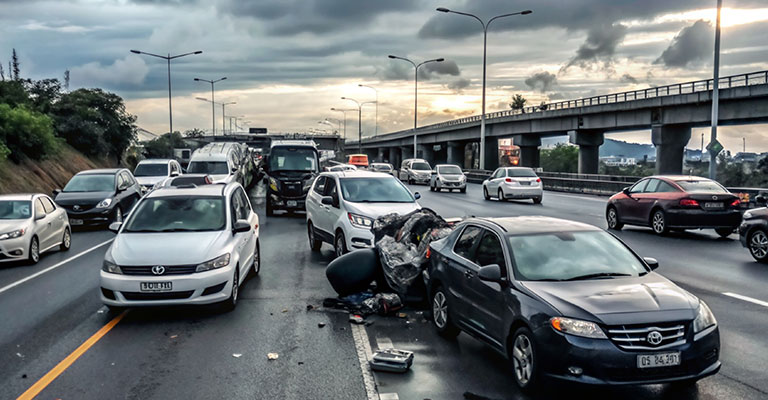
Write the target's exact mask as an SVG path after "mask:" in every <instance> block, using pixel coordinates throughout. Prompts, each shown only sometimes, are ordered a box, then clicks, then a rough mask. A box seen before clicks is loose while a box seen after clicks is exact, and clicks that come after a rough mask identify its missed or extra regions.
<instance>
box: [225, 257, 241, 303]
mask: <svg viewBox="0 0 768 400" xmlns="http://www.w3.org/2000/svg"><path fill="white" fill-rule="evenodd" d="M239 294H240V268H238V267H235V274H234V275H233V276H232V292H231V293H230V294H229V298H228V299H226V300H224V304H223V305H224V307H223V308H224V311H232V310H234V309H235V307H237V296H238V295H239Z"/></svg>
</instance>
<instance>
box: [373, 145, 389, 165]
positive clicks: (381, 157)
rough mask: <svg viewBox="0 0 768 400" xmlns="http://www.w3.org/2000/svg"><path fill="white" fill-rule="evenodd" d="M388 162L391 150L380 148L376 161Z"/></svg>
mask: <svg viewBox="0 0 768 400" xmlns="http://www.w3.org/2000/svg"><path fill="white" fill-rule="evenodd" d="M386 160H389V149H388V148H386V147H379V154H378V157H376V160H375V161H377V162H384V161H386Z"/></svg>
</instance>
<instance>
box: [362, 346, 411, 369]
mask: <svg viewBox="0 0 768 400" xmlns="http://www.w3.org/2000/svg"><path fill="white" fill-rule="evenodd" d="M368 364H369V365H370V366H371V369H373V370H376V371H384V372H405V371H408V370H409V369H410V368H411V365H413V352H412V351H405V350H397V349H379V351H377V352H376V353H374V354H373V357H372V359H371V361H369V362H368Z"/></svg>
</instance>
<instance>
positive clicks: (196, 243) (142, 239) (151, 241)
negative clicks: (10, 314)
mask: <svg viewBox="0 0 768 400" xmlns="http://www.w3.org/2000/svg"><path fill="white" fill-rule="evenodd" d="M231 234H232V232H230V231H216V232H167V233H120V234H119V235H117V237H116V238H115V241H114V243H112V247H110V249H109V252H110V254H111V255H112V259H113V260H114V262H115V263H116V264H117V265H191V264H200V263H202V262H205V261H208V260H211V259H213V258H216V257H218V256H220V255H222V254H224V253H227V252H231V251H232V249H230V248H225V246H226V244H227V239H228V236H229V235H231Z"/></svg>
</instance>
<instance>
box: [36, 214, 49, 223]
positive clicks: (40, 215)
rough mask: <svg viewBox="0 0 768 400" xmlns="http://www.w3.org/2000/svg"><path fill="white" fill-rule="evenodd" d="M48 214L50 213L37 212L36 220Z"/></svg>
mask: <svg viewBox="0 0 768 400" xmlns="http://www.w3.org/2000/svg"><path fill="white" fill-rule="evenodd" d="M46 215H48V214H46V213H39V214H37V213H36V214H35V221H39V220H41V219H43V218H45V216H46Z"/></svg>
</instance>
